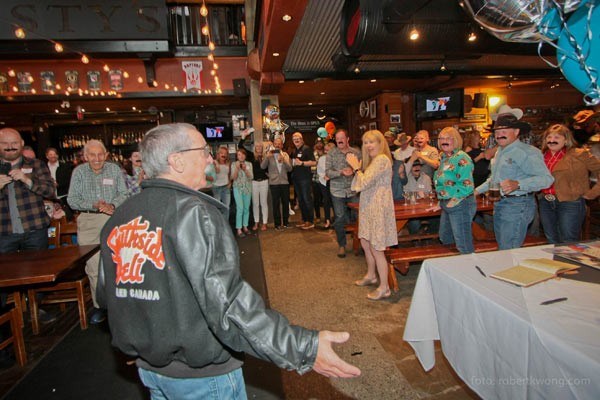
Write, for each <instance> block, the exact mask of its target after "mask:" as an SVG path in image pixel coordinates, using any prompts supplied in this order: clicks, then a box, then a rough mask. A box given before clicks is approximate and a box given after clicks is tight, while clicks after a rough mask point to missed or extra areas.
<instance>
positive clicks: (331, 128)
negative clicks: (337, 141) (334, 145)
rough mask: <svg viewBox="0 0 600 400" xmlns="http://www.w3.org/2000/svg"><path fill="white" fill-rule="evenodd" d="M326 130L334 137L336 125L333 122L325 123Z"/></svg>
mask: <svg viewBox="0 0 600 400" xmlns="http://www.w3.org/2000/svg"><path fill="white" fill-rule="evenodd" d="M325 130H326V131H327V133H328V134H329V135H330V136H332V135H333V133H334V132H335V124H334V123H333V122H331V121H329V122H326V123H325Z"/></svg>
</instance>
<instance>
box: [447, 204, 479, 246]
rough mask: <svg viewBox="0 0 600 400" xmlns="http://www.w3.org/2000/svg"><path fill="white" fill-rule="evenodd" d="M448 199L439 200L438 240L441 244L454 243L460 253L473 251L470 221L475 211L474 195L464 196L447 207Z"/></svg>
mask: <svg viewBox="0 0 600 400" xmlns="http://www.w3.org/2000/svg"><path fill="white" fill-rule="evenodd" d="M448 201H449V200H440V206H441V207H442V216H441V217H440V230H439V234H440V241H441V242H442V243H443V244H452V243H456V248H457V249H458V251H460V253H461V254H470V253H473V252H475V248H474V246H473V232H472V231H471V223H472V222H473V217H474V216H475V212H476V211H477V203H476V202H475V196H473V195H471V196H469V197H466V198H464V199H463V200H462V201H461V202H460V203H458V204H457V205H455V206H454V207H448Z"/></svg>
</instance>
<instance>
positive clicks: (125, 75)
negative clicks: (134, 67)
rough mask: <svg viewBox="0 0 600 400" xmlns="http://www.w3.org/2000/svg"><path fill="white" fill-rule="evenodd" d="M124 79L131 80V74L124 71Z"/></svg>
mask: <svg viewBox="0 0 600 400" xmlns="http://www.w3.org/2000/svg"><path fill="white" fill-rule="evenodd" d="M123 78H125V79H127V78H129V72H127V71H123Z"/></svg>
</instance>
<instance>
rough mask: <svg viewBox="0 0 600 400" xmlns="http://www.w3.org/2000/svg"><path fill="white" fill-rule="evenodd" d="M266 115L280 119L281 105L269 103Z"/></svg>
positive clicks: (272, 118)
mask: <svg viewBox="0 0 600 400" xmlns="http://www.w3.org/2000/svg"><path fill="white" fill-rule="evenodd" d="M265 117H267V118H269V119H271V120H276V119H279V107H277V106H276V105H274V104H269V105H268V106H267V107H265Z"/></svg>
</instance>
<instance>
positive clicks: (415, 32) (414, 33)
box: [409, 28, 419, 41]
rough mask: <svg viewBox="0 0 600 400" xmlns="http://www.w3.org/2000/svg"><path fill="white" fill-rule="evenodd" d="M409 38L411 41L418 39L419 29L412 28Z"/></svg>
mask: <svg viewBox="0 0 600 400" xmlns="http://www.w3.org/2000/svg"><path fill="white" fill-rule="evenodd" d="M409 38H410V40H412V41H415V40H417V39H419V31H418V30H417V28H412V30H411V31H410V34H409Z"/></svg>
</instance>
